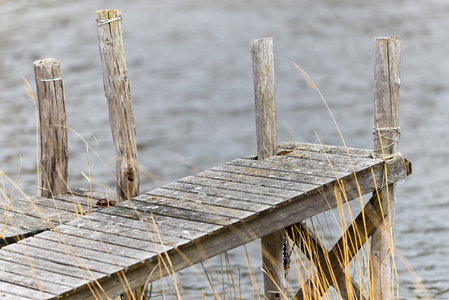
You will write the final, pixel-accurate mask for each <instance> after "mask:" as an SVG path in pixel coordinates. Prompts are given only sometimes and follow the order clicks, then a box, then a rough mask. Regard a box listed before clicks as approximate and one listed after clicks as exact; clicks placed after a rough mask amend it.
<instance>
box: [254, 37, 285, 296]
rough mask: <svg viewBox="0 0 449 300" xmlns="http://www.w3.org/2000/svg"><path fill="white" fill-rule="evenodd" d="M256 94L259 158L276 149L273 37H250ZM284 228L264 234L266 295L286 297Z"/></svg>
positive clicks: (263, 252)
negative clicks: (251, 38)
mask: <svg viewBox="0 0 449 300" xmlns="http://www.w3.org/2000/svg"><path fill="white" fill-rule="evenodd" d="M251 56H252V62H253V78H254V97H255V105H256V132H257V158H258V159H264V158H267V157H269V156H272V155H274V154H275V153H276V151H277V146H278V145H277V131H276V96H275V86H274V60H273V39H272V38H264V39H258V40H252V41H251ZM284 239H285V233H284V231H283V230H280V231H276V232H274V233H271V234H268V235H266V236H264V237H262V263H263V269H264V293H265V299H269V300H276V299H283V298H284V297H285V292H286V284H285V270H284V260H283V241H284Z"/></svg>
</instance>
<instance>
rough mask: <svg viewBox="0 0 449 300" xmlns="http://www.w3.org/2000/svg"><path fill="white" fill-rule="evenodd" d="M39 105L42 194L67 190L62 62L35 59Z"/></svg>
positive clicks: (63, 192) (57, 193)
mask: <svg viewBox="0 0 449 300" xmlns="http://www.w3.org/2000/svg"><path fill="white" fill-rule="evenodd" d="M33 65H34V74H35V79H36V88H37V99H38V106H39V122H40V126H39V127H40V141H41V184H42V187H41V189H42V191H41V195H42V196H43V197H52V196H53V195H55V196H56V195H60V194H65V193H66V192H67V175H68V171H67V166H68V156H69V152H68V142H67V127H66V122H67V117H66V112H65V95H64V82H63V80H62V73H61V64H60V63H59V61H57V60H56V59H53V58H47V59H43V60H38V61H35V62H34V63H33Z"/></svg>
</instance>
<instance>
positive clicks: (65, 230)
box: [54, 225, 173, 253]
mask: <svg viewBox="0 0 449 300" xmlns="http://www.w3.org/2000/svg"><path fill="white" fill-rule="evenodd" d="M54 231H57V232H59V233H62V234H69V235H74V236H78V237H83V238H86V239H90V240H95V241H101V242H103V243H109V244H116V245H119V246H125V247H129V248H133V249H145V250H146V251H149V252H153V253H160V252H162V251H167V250H169V249H172V248H173V246H170V245H161V244H159V243H156V241H155V242H149V241H144V240H137V239H132V238H128V237H124V236H122V237H120V238H117V237H116V236H115V235H114V234H109V233H104V232H99V231H95V230H89V229H84V228H82V227H75V226H70V225H61V226H58V227H57V228H55V229H54Z"/></svg>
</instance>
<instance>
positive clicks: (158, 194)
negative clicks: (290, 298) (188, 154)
mask: <svg viewBox="0 0 449 300" xmlns="http://www.w3.org/2000/svg"><path fill="white" fill-rule="evenodd" d="M372 155H373V154H372V151H369V150H361V149H347V150H346V149H345V148H342V147H336V146H321V145H314V144H305V143H297V142H286V143H283V144H281V145H280V147H279V150H278V152H277V154H276V155H274V156H272V157H269V158H266V159H263V160H256V159H255V157H254V156H250V157H246V158H240V159H235V160H233V161H230V162H228V163H225V164H222V165H219V166H217V167H214V168H211V169H209V170H206V171H203V172H201V173H199V174H197V175H194V176H188V177H185V178H182V179H180V180H178V181H176V182H173V183H170V184H167V185H165V186H163V187H160V188H157V189H155V190H152V191H150V192H147V193H145V194H142V195H140V196H138V197H135V198H133V199H132V200H130V201H124V202H121V203H119V204H117V205H115V206H112V207H109V208H105V209H102V210H98V211H95V212H92V213H91V214H88V215H85V216H80V215H79V214H77V212H76V211H77V210H79V207H80V206H81V207H83V210H87V209H89V202H90V203H92V199H93V198H92V197H91V196H89V198H88V197H87V196H88V195H89V192H85V193H84V196H73V195H66V196H63V197H57V198H58V200H56V199H55V200H53V199H47V198H40V199H39V198H37V199H30V200H32V202H33V203H32V204H31V203H30V202H27V201H24V200H14V201H12V202H11V206H10V212H9V216H8V221H7V227H6V229H7V230H5V233H4V238H5V239H6V240H8V241H12V240H13V239H14V238H15V237H14V235H15V236H22V235H23V236H32V237H28V238H25V239H23V240H20V241H19V242H17V243H14V244H11V245H8V246H5V247H3V248H2V249H1V250H0V297H6V298H5V299H63V298H70V299H108V298H110V297H112V296H115V295H118V294H121V293H124V292H125V290H130V289H132V288H136V287H139V286H141V285H144V284H145V283H148V282H151V281H154V280H156V279H158V278H160V277H161V276H165V275H167V274H169V273H173V272H175V271H178V270H181V269H183V268H186V267H188V266H190V265H193V264H196V263H198V262H201V261H204V260H206V259H208V258H210V257H213V256H215V255H217V254H219V253H223V252H225V251H228V250H231V249H233V248H235V247H238V246H240V245H243V244H246V243H248V242H250V241H253V240H255V239H257V238H259V237H261V236H264V235H267V234H269V233H271V232H274V231H277V230H281V229H283V228H286V227H288V226H290V225H292V224H294V223H297V222H299V221H301V220H305V219H307V218H310V217H312V216H315V215H317V214H318V213H320V212H323V211H325V210H329V209H331V208H333V207H335V206H337V204H338V203H339V202H341V201H346V200H348V201H349V200H351V199H356V198H359V197H361V196H362V195H363V194H366V193H371V192H374V191H376V190H377V189H378V188H380V187H382V186H384V185H385V184H386V182H387V180H388V182H397V181H399V180H402V179H403V178H405V177H406V176H407V174H408V173H409V170H410V166H409V163H408V162H407V161H406V160H405V159H403V158H402V157H401V156H397V157H396V158H395V159H393V160H391V161H389V162H386V161H384V160H382V159H376V158H373V157H372ZM387 176H388V179H387ZM78 194H79V195H82V194H83V193H79V192H78ZM94 196H95V198H96V199H95V200H94V201H98V200H97V199H98V198H99V197H103V196H102V195H101V194H96V195H94ZM59 199H60V200H59ZM27 203H28V204H27ZM5 215H6V212H5V211H3V213H2V216H3V218H4V217H5ZM21 217H23V218H27V220H30V219H31V218H34V219H35V222H34V223H33V222H31V221H30V222H28V221H26V222H24V221H21V219H20V218H21ZM24 220H25V219H24ZM2 222H3V223H4V222H5V220H4V219H3V220H2ZM36 222H41V225H40V226H38V224H37V223H36ZM28 223H29V224H33V225H29V226H28V227H27V226H22V225H19V224H28ZM61 223H62V225H58V224H61ZM18 225H19V227H17V226H18ZM15 230H17V231H15ZM40 231H43V232H41V233H38V232H40ZM36 233H37V234H36ZM5 234H6V235H5ZM161 271H162V272H161Z"/></svg>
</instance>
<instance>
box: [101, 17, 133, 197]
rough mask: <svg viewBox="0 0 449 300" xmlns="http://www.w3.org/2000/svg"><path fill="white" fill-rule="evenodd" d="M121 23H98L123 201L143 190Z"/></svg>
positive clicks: (105, 88)
mask: <svg viewBox="0 0 449 300" xmlns="http://www.w3.org/2000/svg"><path fill="white" fill-rule="evenodd" d="M121 15H122V12H121V10H101V11H97V13H96V16H97V22H98V21H99V20H110V19H114V18H118V17H120V16H121ZM121 24H122V21H121V19H117V20H114V21H111V22H109V23H105V24H102V25H99V26H98V25H97V34H98V42H99V48H100V58H101V64H102V69H103V83H104V90H105V96H106V100H107V104H108V110H109V121H110V123H111V131H112V139H113V142H114V152H115V166H116V174H115V175H116V182H117V198H118V200H119V201H123V200H126V199H131V198H132V197H135V196H137V195H138V194H139V164H138V161H137V144H136V130H135V124H134V116H133V108H132V100H131V90H130V86H129V80H128V69H127V67H126V61H125V50H124V47H123V38H122V27H121Z"/></svg>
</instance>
